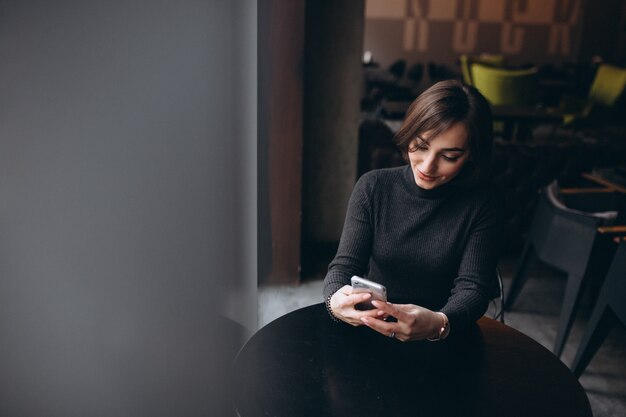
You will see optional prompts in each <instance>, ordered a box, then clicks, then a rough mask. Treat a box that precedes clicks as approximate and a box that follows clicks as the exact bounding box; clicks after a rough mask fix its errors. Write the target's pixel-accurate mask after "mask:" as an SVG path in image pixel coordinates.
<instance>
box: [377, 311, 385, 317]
mask: <svg viewBox="0 0 626 417" xmlns="http://www.w3.org/2000/svg"><path fill="white" fill-rule="evenodd" d="M383 314H385V312H384V311H382V310H381V311H379V312H378V313H376V315H377V316H382V315H383Z"/></svg>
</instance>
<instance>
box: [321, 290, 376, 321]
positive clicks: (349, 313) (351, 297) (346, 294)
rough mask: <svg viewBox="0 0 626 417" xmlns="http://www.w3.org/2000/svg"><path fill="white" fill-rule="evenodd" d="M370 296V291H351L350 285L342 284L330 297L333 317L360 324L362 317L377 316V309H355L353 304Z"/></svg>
mask: <svg viewBox="0 0 626 417" xmlns="http://www.w3.org/2000/svg"><path fill="white" fill-rule="evenodd" d="M371 297H372V294H370V293H355V294H353V293H352V287H351V286H350V285H344V286H343V287H341V288H340V289H339V290H337V292H335V293H334V294H333V296H332V297H331V298H330V308H331V310H332V311H333V314H334V315H335V317H337V318H338V319H339V320H341V321H345V322H346V323H348V324H351V325H352V326H362V325H363V321H362V320H361V318H362V317H372V318H381V317H379V316H380V314H379V311H380V310H378V309H376V308H375V309H373V310H357V309H356V308H354V306H355V305H357V304H359V303H362V302H363V301H366V300H369V299H370V298H371Z"/></svg>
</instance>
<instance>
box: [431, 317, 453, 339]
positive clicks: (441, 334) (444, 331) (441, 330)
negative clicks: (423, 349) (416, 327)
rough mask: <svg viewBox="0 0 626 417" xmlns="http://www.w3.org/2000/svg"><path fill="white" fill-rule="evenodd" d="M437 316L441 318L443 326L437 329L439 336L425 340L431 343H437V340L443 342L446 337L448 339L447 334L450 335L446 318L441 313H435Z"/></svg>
mask: <svg viewBox="0 0 626 417" xmlns="http://www.w3.org/2000/svg"><path fill="white" fill-rule="evenodd" d="M437 314H439V315H440V316H441V317H443V325H442V326H441V327H440V328H439V334H438V335H437V337H431V338H428V339H426V340H429V341H431V342H437V341H439V340H443V339H445V338H446V337H448V334H449V333H450V322H449V321H448V316H446V315H445V314H444V313H442V312H441V311H437Z"/></svg>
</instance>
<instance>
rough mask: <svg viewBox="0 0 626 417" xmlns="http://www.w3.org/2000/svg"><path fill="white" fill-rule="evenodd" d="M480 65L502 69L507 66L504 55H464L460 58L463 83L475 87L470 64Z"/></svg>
mask: <svg viewBox="0 0 626 417" xmlns="http://www.w3.org/2000/svg"><path fill="white" fill-rule="evenodd" d="M473 63H479V64H483V65H488V66H490V67H495V68H502V67H504V65H505V64H506V60H505V58H504V55H492V54H480V55H474V56H470V55H466V54H463V55H461V56H460V57H459V65H460V66H461V74H462V75H463V82H464V83H465V84H469V85H474V81H473V80H472V73H471V70H470V64H473Z"/></svg>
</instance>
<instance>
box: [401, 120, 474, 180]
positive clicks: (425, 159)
mask: <svg viewBox="0 0 626 417" xmlns="http://www.w3.org/2000/svg"><path fill="white" fill-rule="evenodd" d="M468 142H469V141H468V138H467V131H466V130H465V127H464V126H463V125H462V124H461V123H456V124H454V125H452V127H451V128H450V129H448V130H446V131H444V132H443V133H441V134H439V135H438V136H435V137H430V135H429V132H426V133H424V134H423V135H422V137H421V138H419V137H418V138H415V140H414V141H413V143H412V144H411V146H409V163H410V164H411V169H412V170H413V177H415V182H416V183H417V185H419V186H420V187H421V188H423V189H426V190H432V189H433V188H437V187H439V186H441V185H443V184H445V183H447V182H449V181H450V180H452V179H453V178H454V177H456V176H457V175H458V173H459V172H461V168H463V166H464V165H465V163H466V162H467V161H468V160H469V156H470V155H469V143H468Z"/></svg>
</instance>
